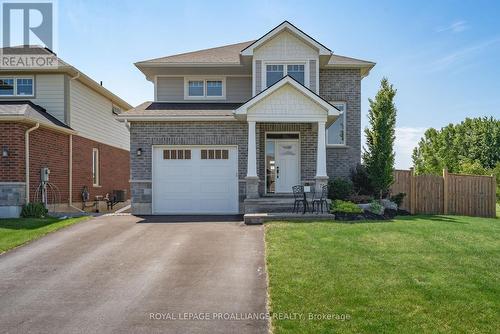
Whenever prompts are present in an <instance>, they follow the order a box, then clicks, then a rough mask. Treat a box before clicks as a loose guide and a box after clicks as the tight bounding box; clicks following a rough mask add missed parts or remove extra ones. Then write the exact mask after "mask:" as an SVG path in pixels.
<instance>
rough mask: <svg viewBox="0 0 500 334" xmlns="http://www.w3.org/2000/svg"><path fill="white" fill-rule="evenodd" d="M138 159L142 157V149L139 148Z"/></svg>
mask: <svg viewBox="0 0 500 334" xmlns="http://www.w3.org/2000/svg"><path fill="white" fill-rule="evenodd" d="M135 153H136V154H137V156H138V157H140V156H141V155H142V148H138V149H137V151H136V152H135Z"/></svg>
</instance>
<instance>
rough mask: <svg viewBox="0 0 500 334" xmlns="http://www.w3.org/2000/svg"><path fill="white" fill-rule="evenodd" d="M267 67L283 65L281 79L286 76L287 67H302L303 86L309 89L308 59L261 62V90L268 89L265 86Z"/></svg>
mask: <svg viewBox="0 0 500 334" xmlns="http://www.w3.org/2000/svg"><path fill="white" fill-rule="evenodd" d="M267 65H283V77H285V76H286V75H287V71H288V66H287V65H304V86H305V87H307V88H310V86H311V85H310V82H309V79H310V78H309V59H308V60H304V61H301V60H298V61H297V60H283V61H282V60H279V61H274V60H273V61H263V62H262V90H264V89H266V88H268V86H267Z"/></svg>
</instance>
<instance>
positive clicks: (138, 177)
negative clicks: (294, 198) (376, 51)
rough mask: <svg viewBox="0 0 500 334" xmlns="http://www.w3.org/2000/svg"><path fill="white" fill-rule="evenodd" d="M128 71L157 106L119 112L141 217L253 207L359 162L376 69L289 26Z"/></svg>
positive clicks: (343, 173)
mask: <svg viewBox="0 0 500 334" xmlns="http://www.w3.org/2000/svg"><path fill="white" fill-rule="evenodd" d="M135 65H136V66H137V67H138V68H139V70H141V71H142V72H143V73H144V75H145V76H146V79H147V80H149V81H151V82H152V83H153V84H154V101H153V102H145V103H143V104H141V105H139V106H138V107H136V108H134V109H132V110H129V111H128V112H126V113H123V114H121V115H119V116H118V118H119V119H121V120H123V121H126V122H128V123H129V124H130V143H131V150H130V154H131V191H132V198H131V199H132V211H133V212H134V213H136V214H196V213H198V214H206V213H212V214H218V213H241V212H249V210H248V208H249V207H250V203H252V201H255V200H261V199H262V201H264V202H265V201H266V199H271V198H272V197H273V196H277V195H278V196H279V195H283V194H287V193H290V192H291V191H292V186H294V185H297V184H303V185H308V186H311V187H312V189H317V190H320V189H321V187H322V186H323V185H324V184H326V182H327V181H328V179H329V178H332V177H347V176H348V175H349V171H350V169H351V168H352V167H353V166H355V165H356V164H357V163H359V162H360V156H361V80H362V78H364V77H365V76H367V75H368V74H369V72H370V70H371V69H372V68H373V66H374V65H375V64H374V63H372V62H369V61H363V60H359V59H354V58H349V57H344V56H339V55H336V54H333V53H332V51H331V50H330V49H328V48H327V47H325V46H324V45H322V44H321V43H319V42H318V41H316V40H315V39H313V38H312V37H310V36H309V35H307V34H305V33H304V32H303V31H301V30H300V29H298V28H297V27H295V26H294V25H292V24H291V23H289V22H287V21H285V22H283V23H282V24H280V25H279V26H277V27H276V28H274V29H272V30H271V31H270V32H268V33H267V34H265V35H264V36H262V37H261V38H259V39H257V40H255V41H249V42H244V43H239V44H232V45H227V46H222V47H217V48H213V49H206V50H201V51H195V52H189V53H184V54H179V55H173V56H167V57H162V58H157V59H151V60H147V61H141V62H138V63H136V64H135Z"/></svg>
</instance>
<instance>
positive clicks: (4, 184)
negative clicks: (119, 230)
mask: <svg viewBox="0 0 500 334" xmlns="http://www.w3.org/2000/svg"><path fill="white" fill-rule="evenodd" d="M33 49H34V48H30V50H31V52H33ZM36 49H37V50H38V51H39V52H42V53H46V54H50V55H53V56H54V57H56V56H55V54H53V53H51V51H49V50H47V49H41V48H36ZM130 108H131V106H130V105H129V104H128V103H127V102H125V101H123V100H122V99H121V98H119V97H118V96H116V95H114V94H113V93H111V92H110V91H108V90H107V89H105V88H104V87H102V85H100V84H98V83H97V82H95V81H93V80H92V79H91V78H89V77H88V76H86V75H85V74H83V73H81V72H80V71H79V70H78V69H76V68H74V67H73V66H71V65H69V64H67V63H65V62H64V61H62V60H61V59H59V58H58V66H57V67H54V68H50V69H40V68H38V69H26V68H24V69H12V68H10V69H5V68H1V69H0V150H1V152H2V154H1V156H0V217H12V216H17V215H19V212H20V209H21V206H22V205H23V204H25V203H26V202H27V198H26V197H27V196H28V197H29V199H28V201H30V202H32V201H35V200H40V197H41V196H40V191H39V188H38V187H39V185H40V177H41V175H40V173H41V169H42V168H49V169H50V176H49V182H50V186H51V187H52V188H53V189H54V190H53V191H52V190H51V192H50V193H49V197H50V198H49V203H50V204H54V205H50V206H49V209H55V210H57V211H74V210H76V209H75V207H76V208H81V206H82V195H81V193H82V189H83V187H84V186H86V187H87V188H88V190H89V194H90V200H91V201H92V200H93V199H94V197H95V196H96V195H103V196H104V195H105V194H106V193H111V192H112V191H113V190H126V192H127V196H128V195H129V194H130V191H129V174H130V167H129V166H130V160H129V156H130V155H129V132H128V129H127V128H126V126H125V124H123V123H121V122H118V121H117V120H116V119H115V118H114V116H115V114H116V113H119V112H120V110H126V109H130ZM27 166H28V168H26V167H27Z"/></svg>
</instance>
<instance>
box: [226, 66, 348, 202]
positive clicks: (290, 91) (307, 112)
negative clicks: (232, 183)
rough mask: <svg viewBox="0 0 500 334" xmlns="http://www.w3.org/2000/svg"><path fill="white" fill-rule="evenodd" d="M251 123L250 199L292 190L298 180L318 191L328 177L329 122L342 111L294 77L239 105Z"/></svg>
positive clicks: (238, 115) (240, 112) (239, 116)
mask: <svg viewBox="0 0 500 334" xmlns="http://www.w3.org/2000/svg"><path fill="white" fill-rule="evenodd" d="M235 116H236V118H237V119H239V120H242V121H246V122H247V123H248V151H247V158H248V160H247V161H248V164H247V175H246V198H247V199H256V198H259V197H262V196H269V195H275V194H287V193H288V194H290V193H292V187H293V186H294V185H299V184H302V185H311V186H313V187H314V188H313V189H315V190H316V191H320V190H321V187H322V186H323V185H325V184H326V183H327V181H328V176H327V174H326V126H327V124H328V123H329V122H332V121H334V120H335V119H336V118H337V117H338V116H339V110H337V109H336V108H335V107H334V106H332V105H331V104H330V103H328V102H327V101H325V100H323V99H322V98H321V97H320V96H319V95H317V94H316V93H314V92H313V91H311V90H309V89H308V88H306V87H304V86H303V85H302V84H300V83H298V82H297V81H295V80H294V79H293V78H291V77H288V76H287V77H284V78H283V79H281V80H280V81H278V82H277V83H275V84H274V85H272V86H270V87H268V88H267V89H265V90H264V91H262V92H261V93H259V94H257V95H256V96H254V97H253V98H252V99H250V100H249V101H247V102H246V103H245V104H243V105H242V106H240V107H239V108H238V109H237V110H236V112H235Z"/></svg>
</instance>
